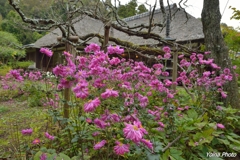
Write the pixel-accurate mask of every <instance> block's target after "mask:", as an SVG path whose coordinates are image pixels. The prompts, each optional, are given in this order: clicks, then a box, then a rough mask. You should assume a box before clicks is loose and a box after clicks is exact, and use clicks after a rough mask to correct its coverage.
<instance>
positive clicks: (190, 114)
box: [187, 109, 198, 119]
mask: <svg viewBox="0 0 240 160" xmlns="http://www.w3.org/2000/svg"><path fill="white" fill-rule="evenodd" d="M187 114H188V117H189V118H192V119H197V117H198V114H197V112H196V111H195V110H193V109H190V110H188V111H187Z"/></svg>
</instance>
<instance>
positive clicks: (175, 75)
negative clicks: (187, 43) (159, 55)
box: [172, 52, 178, 92]
mask: <svg viewBox="0 0 240 160" xmlns="http://www.w3.org/2000/svg"><path fill="white" fill-rule="evenodd" d="M177 64H178V53H177V52H174V53H173V73H172V82H176V80H177V68H178V67H177ZM176 87H177V85H176V84H173V85H172V89H173V90H174V91H175V92H176Z"/></svg>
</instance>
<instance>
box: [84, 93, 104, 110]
mask: <svg viewBox="0 0 240 160" xmlns="http://www.w3.org/2000/svg"><path fill="white" fill-rule="evenodd" d="M100 104H101V102H100V100H99V98H98V97H97V98H95V99H94V100H90V101H88V102H87V103H85V104H84V111H85V112H93V111H94V110H95V109H96V108H97V107H98V106H99V105H100Z"/></svg>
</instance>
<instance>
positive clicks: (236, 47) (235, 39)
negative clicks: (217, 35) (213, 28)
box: [221, 25, 240, 59]
mask: <svg viewBox="0 0 240 160" xmlns="http://www.w3.org/2000/svg"><path fill="white" fill-rule="evenodd" d="M221 27H222V32H223V36H224V41H225V42H226V44H227V46H228V48H229V49H230V50H231V51H234V52H235V53H236V52H239V51H240V32H238V31H237V30H235V29H234V28H233V27H229V26H227V25H222V26H221ZM233 59H234V58H233Z"/></svg>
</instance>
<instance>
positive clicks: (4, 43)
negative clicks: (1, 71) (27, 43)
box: [0, 31, 25, 64]
mask: <svg viewBox="0 0 240 160" xmlns="http://www.w3.org/2000/svg"><path fill="white" fill-rule="evenodd" d="M0 46H1V50H0V61H1V62H2V63H5V64H6V63H7V62H9V61H14V60H18V59H20V58H22V57H24V56H25V51H24V50H22V49H20V47H21V43H19V41H18V40H17V39H16V38H15V36H14V35H13V34H11V33H8V32H3V31H0Z"/></svg>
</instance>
